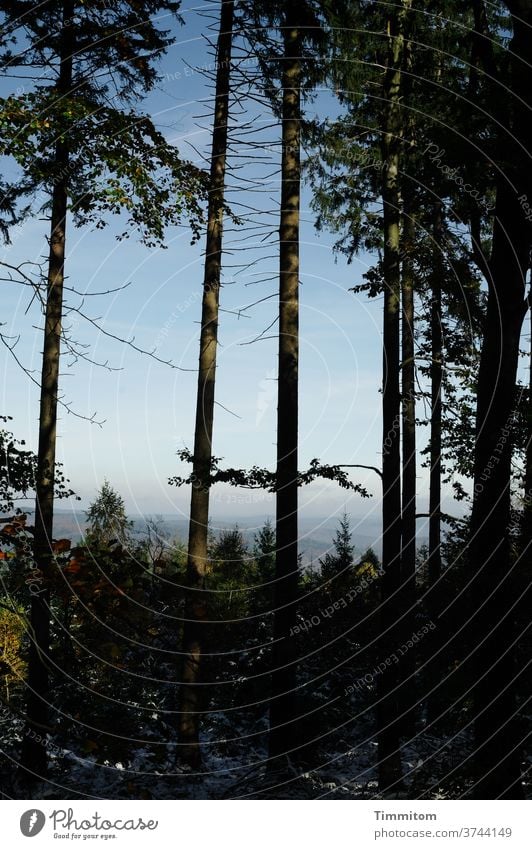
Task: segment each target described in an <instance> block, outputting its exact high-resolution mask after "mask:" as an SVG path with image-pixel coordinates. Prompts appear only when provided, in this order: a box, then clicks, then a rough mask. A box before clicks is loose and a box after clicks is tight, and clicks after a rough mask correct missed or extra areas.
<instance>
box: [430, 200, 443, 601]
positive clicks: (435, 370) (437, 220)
mask: <svg viewBox="0 0 532 849" xmlns="http://www.w3.org/2000/svg"><path fill="white" fill-rule="evenodd" d="M433 237H434V253H435V263H434V275H433V278H432V298H431V306H430V335H431V365H430V394H431V402H430V483H429V513H430V518H429V556H428V573H429V583H430V585H431V587H432V585H433V584H435V583H436V582H437V581H438V579H439V577H440V575H441V428H442V327H441V308H442V307H441V283H442V281H441V277H442V273H443V258H442V255H441V252H442V251H443V219H442V210H441V207H440V206H439V205H438V206H437V207H436V210H435V215H434V230H433Z"/></svg>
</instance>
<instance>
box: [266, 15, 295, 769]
mask: <svg viewBox="0 0 532 849" xmlns="http://www.w3.org/2000/svg"><path fill="white" fill-rule="evenodd" d="M298 18H299V15H298V11H297V9H296V8H295V6H292V5H291V4H287V12H286V19H285V25H284V28H283V38H284V66H283V79H282V86H283V109H282V120H283V126H282V165H281V168H282V174H281V180H282V188H281V220H280V227H279V242H280V268H279V378H278V404H277V496H276V511H277V514H276V545H277V549H276V556H275V586H274V610H275V616H274V644H273V652H272V677H271V703H270V737H269V756H270V759H271V760H272V759H274V758H276V759H278V758H280V757H282V756H283V755H285V754H286V753H288V752H289V751H290V750H291V749H292V748H294V733H295V726H294V720H295V718H296V717H295V692H294V691H295V686H296V666H295V657H294V644H293V643H294V641H293V639H292V638H291V637H290V630H291V628H292V627H293V626H294V625H295V624H296V600H297V593H298V556H297V549H298V521H297V518H298V517H297V509H298V508H297V495H298V485H297V471H298V361H299V206H300V178H301V168H300V143H301V129H300V121H301V62H300V45H301V34H300V30H299V28H298ZM277 765H279V762H277V764H274V766H277Z"/></svg>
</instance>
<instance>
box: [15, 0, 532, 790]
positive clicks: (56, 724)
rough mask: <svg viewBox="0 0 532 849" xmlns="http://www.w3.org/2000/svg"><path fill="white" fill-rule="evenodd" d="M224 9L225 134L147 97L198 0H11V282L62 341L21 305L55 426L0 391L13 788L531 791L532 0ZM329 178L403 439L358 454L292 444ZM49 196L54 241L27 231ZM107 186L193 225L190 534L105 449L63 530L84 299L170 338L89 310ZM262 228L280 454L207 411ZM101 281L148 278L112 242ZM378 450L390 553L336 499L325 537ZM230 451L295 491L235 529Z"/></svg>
mask: <svg viewBox="0 0 532 849" xmlns="http://www.w3.org/2000/svg"><path fill="white" fill-rule="evenodd" d="M200 11H201V14H202V15H203V20H204V38H205V40H206V42H207V44H208V49H209V51H210V57H211V63H210V64H209V66H208V67H204V68H203V69H202V74H203V75H204V76H205V78H206V79H207V82H208V84H209V86H210V88H209V91H210V106H209V115H208V119H207V118H205V117H203V119H202V120H203V122H205V121H207V120H208V121H209V126H208V135H209V149H208V151H206V153H205V155H204V156H203V158H200V159H199V158H194V157H191V156H190V155H189V153H190V152H189V151H186V152H185V151H184V150H182V149H180V148H179V147H178V146H177V145H176V144H175V143H174V141H172V140H169V138H168V134H167V133H165V130H164V128H163V127H161V126H160V123H159V122H158V120H157V117H156V116H155V115H152V114H151V113H150V111H149V110H145V109H144V103H145V102H147V100H146V98H148V97H149V96H150V93H152V92H153V91H155V90H156V89H157V86H158V84H159V81H160V77H161V62H162V61H163V59H164V57H165V56H168V55H172V56H175V57H176V59H179V51H180V45H181V43H182V42H181V41H180V39H186V36H187V9H186V8H185V7H184V6H183V5H182V4H181V2H180V0H165V2H160V1H159V0H146V2H137V0H128V2H126V0H116V2H108V0H85V1H84V2H83V0H80V1H79V2H78V0H43V2H40V3H38V4H36V3H34V2H33V0H15V2H0V13H1V22H0V79H1V81H2V82H1V88H0V152H1V156H2V160H1V161H2V170H1V171H0V230H1V233H0V238H1V239H2V240H3V242H4V243H5V244H4V247H5V248H6V251H4V253H2V259H1V260H0V282H1V283H2V291H5V290H6V289H7V288H9V289H10V290H12V289H17V290H20V291H21V292H22V293H23V297H24V298H25V299H26V300H25V303H27V304H28V305H31V308H32V309H33V310H34V311H35V325H34V329H33V331H32V332H33V333H34V334H35V335H36V338H37V335H38V341H37V342H36V344H37V345H38V346H39V356H40V368H39V371H38V373H35V372H32V371H30V370H29V369H28V368H27V366H25V362H24V359H23V358H22V357H21V356H20V355H19V352H20V347H19V345H18V343H19V340H18V338H17V337H16V336H15V335H13V333H12V331H11V330H10V316H9V314H8V313H7V314H6V309H5V308H4V309H3V310H2V315H1V321H0V341H1V343H2V346H1V347H2V350H3V352H4V353H5V354H6V357H7V359H8V361H9V372H8V373H6V372H4V380H5V381H6V382H9V384H12V383H14V382H24V381H33V384H35V385H36V391H37V394H38V402H39V407H38V411H35V416H34V418H35V427H34V438H33V439H32V442H31V445H30V444H26V442H25V441H24V440H23V439H22V438H21V437H20V434H18V435H17V419H16V417H12V411H11V410H10V409H5V408H4V409H2V413H3V415H2V417H1V419H2V425H1V428H0V449H1V450H0V577H1V587H0V672H1V676H0V698H1V701H0V749H1V761H0V790H1V793H2V796H3V798H6V799H11V798H20V799H30V798H33V799H40V798H58V799H64V798H73V799H76V798H78V799H81V798H101V799H106V798H123V799H204V798H205V799H221V798H224V799H225V798H227V799H235V798H242V799H244V798H253V799H374V798H375V799H400V798H411V799H523V798H528V797H529V795H530V763H531V761H532V749H531V748H530V714H529V710H530V699H531V696H532V691H531V683H530V682H531V678H530V675H529V674H527V673H528V669H529V665H530V660H531V649H532V638H531V633H530V609H531V600H532V598H531V577H532V557H531V552H532V547H531V542H532V540H531V536H532V363H531V359H530V354H531V342H530V338H531V334H530V311H531V308H532V302H531V298H530V278H529V272H530V268H531V265H532V253H531V248H532V226H531V225H532V167H531V161H530V151H531V150H532V120H531V114H530V110H531V107H532V38H531V26H532V2H530V0H495V2H488V0H464V2H457V1H456V0H438V2H436V0H419V2H417V3H415V2H414V0H397V2H396V3H387V2H374V0H358V1H357V0H322V2H318V0H301V2H297V3H295V2H292V0H209V2H206V3H205V4H203V5H202V6H201V10H200ZM249 104H255V105H258V106H259V107H260V109H261V110H262V113H263V114H264V116H266V119H267V123H262V124H261V123H260V122H256V121H253V120H248V119H247V117H246V116H247V112H246V110H247V108H248V106H249ZM266 119H265V120H266ZM267 173H270V174H275V175H276V178H275V179H276V186H277V195H276V196H275V197H274V198H273V200H272V203H271V204H270V208H266V206H265V205H264V197H263V196H262V195H261V194H260V187H261V183H262V182H263V179H264V175H265V174H267ZM235 184H238V193H237V194H235V191H234V186H235ZM303 192H305V193H307V195H308V197H310V208H311V211H312V216H313V223H314V225H315V228H316V232H317V233H321V234H324V233H326V234H328V235H330V236H331V239H332V245H333V248H332V249H331V251H330V263H331V266H332V265H333V264H334V263H335V262H340V261H343V262H344V263H346V264H348V265H349V266H354V264H355V263H356V262H357V259H358V258H360V257H361V256H364V257H369V261H368V265H367V268H366V271H365V273H364V274H363V276H362V278H361V279H358V278H357V279H355V278H353V279H354V282H353V286H352V289H350V291H349V297H353V298H354V297H360V298H363V299H367V300H368V302H375V303H376V304H378V305H379V310H380V313H379V315H380V319H379V320H380V322H381V326H380V331H379V332H380V339H379V346H380V348H379V356H380V351H382V357H381V362H382V367H380V368H379V369H378V370H377V371H376V372H375V374H374V375H373V378H374V381H373V382H374V389H375V393H380V394H379V416H380V421H379V428H380V433H381V436H382V438H381V439H380V447H381V451H380V458H379V459H380V462H379V463H378V464H377V465H375V461H374V459H373V458H372V457H369V458H368V457H367V456H365V455H364V449H363V447H362V448H361V449H360V451H355V456H356V462H355V461H353V462H350V463H345V464H330V463H328V462H326V461H325V460H324V459H322V458H320V457H316V458H314V459H312V461H311V462H310V463H308V464H306V463H302V462H301V450H300V447H301V446H300V433H301V421H300V406H301V404H300V402H301V393H300V363H301V365H302V366H303V365H304V363H303V358H304V357H305V352H306V348H305V346H304V345H303V344H301V343H302V342H303V341H304V340H303V339H302V338H301V335H300V315H301V305H302V301H304V299H305V297H306V289H305V287H304V286H302V285H301V276H302V273H303V271H304V268H305V261H306V255H307V253H306V252H307V246H306V244H305V243H304V242H303V241H302V239H301V217H302V216H301V210H302V193H303ZM307 195H305V196H307ZM35 221H40V222H41V224H42V227H43V231H44V227H46V228H47V235H46V237H45V239H44V248H45V251H44V248H43V260H42V262H35V261H34V260H33V259H32V258H31V257H29V256H28V259H27V260H26V261H22V262H19V261H18V260H17V261H16V262H12V261H10V256H11V254H10V253H9V251H8V248H9V246H10V245H11V244H14V243H15V241H17V243H18V246H19V249H20V245H21V244H22V245H24V233H25V232H26V230H25V228H26V227H29V226H30V225H31V223H32V222H35ZM43 221H44V223H43ZM110 221H112V222H113V226H114V227H115V228H117V231H116V232H117V239H119V240H122V239H126V238H127V239H129V240H130V241H131V242H133V241H135V242H138V243H140V244H143V245H144V246H145V247H146V249H147V250H155V249H158V248H161V247H165V248H167V252H168V253H169V254H170V255H172V252H173V251H174V250H176V249H175V248H174V246H173V243H170V241H169V234H171V233H173V232H175V230H176V228H180V230H184V231H186V233H187V240H188V241H189V242H191V243H193V244H196V245H198V246H199V247H200V248H201V251H202V266H203V267H202V275H201V277H198V278H197V279H196V280H195V284H194V285H195V286H196V289H197V292H198V297H197V301H196V302H195V304H194V305H193V307H192V309H191V312H192V311H193V312H194V313H195V315H194V317H193V318H191V319H190V321H191V323H192V322H193V321H194V322H195V323H196V324H195V325H194V326H195V327H196V330H195V331H194V332H195V333H196V349H195V351H196V353H195V357H196V363H197V385H196V391H195V394H193V395H190V396H187V397H183V398H181V400H180V403H182V404H183V405H187V406H189V407H190V408H191V409H192V410H194V411H195V419H194V421H195V425H194V432H193V433H190V434H189V444H188V447H181V448H180V449H179V450H178V458H177V460H176V459H175V457H174V458H170V461H169V467H168V474H167V481H166V482H165V483H166V485H168V486H169V487H174V488H181V490H182V491H184V492H186V494H187V498H189V499H190V501H189V505H190V506H189V512H188V515H187V519H188V521H189V532H188V537H187V538H186V539H181V540H180V539H169V538H168V536H167V535H165V533H164V531H163V529H162V528H161V527H160V525H159V524H158V522H157V520H156V519H153V518H149V517H148V519H147V521H146V525H145V529H144V531H143V533H142V534H140V535H139V534H138V533H136V532H135V531H134V529H133V524H132V521H131V519H130V517H129V516H128V513H127V510H126V506H125V502H124V498H123V496H122V494H121V493H120V492H118V491H117V490H116V489H115V488H114V487H113V486H112V485H111V483H109V481H108V480H103V481H102V482H101V486H100V489H99V491H98V493H97V495H96V497H95V498H94V499H93V501H92V503H91V504H90V506H89V508H88V510H87V525H86V529H85V530H84V533H83V536H82V538H81V540H74V539H68V538H58V537H57V535H56V533H55V530H54V513H55V516H56V520H57V511H58V510H59V509H60V508H61V504H62V502H63V500H64V499H66V500H70V501H72V500H73V499H75V498H76V487H77V482H76V480H75V479H74V478H73V477H72V475H71V474H70V473H69V468H68V464H64V463H62V462H59V459H58V438H60V437H61V435H62V433H63V432H66V431H67V430H68V428H69V427H71V421H72V419H71V416H70V415H68V414H70V413H73V414H74V415H76V411H75V410H73V409H72V408H71V406H70V405H69V401H68V397H67V396H66V395H65V386H64V381H63V375H64V369H65V363H66V359H67V358H70V359H72V358H73V360H74V361H82V360H85V361H91V362H94V364H95V365H103V366H104V367H105V365H106V364H105V363H103V364H102V363H97V362H96V360H97V358H95V359H94V358H93V354H92V352H91V350H90V349H88V348H87V346H86V345H85V344H84V342H83V341H82V340H81V338H78V335H77V330H76V328H79V327H83V326H85V325H87V324H88V325H89V326H90V328H91V331H92V332H93V333H94V334H95V335H96V336H98V335H107V336H113V338H114V341H115V342H116V344H117V345H123V346H126V347H129V348H130V349H131V348H132V349H135V353H136V354H138V356H139V357H146V358H150V359H151V360H152V361H154V362H156V363H158V364H159V365H160V366H161V367H163V366H169V367H172V363H170V362H166V360H165V358H164V357H161V355H160V354H159V353H158V351H157V350H156V349H149V348H144V347H143V346H142V345H141V344H140V343H139V342H137V341H136V340H135V339H134V338H133V337H132V336H131V335H130V334H129V333H126V334H124V336H123V338H122V337H121V336H118V335H117V334H115V333H114V332H113V331H112V330H110V329H108V328H107V327H106V325H105V323H104V322H101V321H99V320H98V319H96V318H94V317H93V315H94V313H92V312H91V311H90V309H88V308H87V307H86V306H84V303H85V302H84V298H85V296H86V292H85V291H84V290H83V281H79V280H78V279H77V278H74V277H71V276H70V273H69V261H70V255H69V246H70V239H72V240H74V239H75V238H76V233H90V234H91V235H90V238H91V240H92V241H93V242H94V243H97V242H98V239H99V238H101V237H102V232H103V230H104V228H106V227H108V226H109V222H110ZM228 238H229V239H230V240H231V250H228V247H227V244H228V243H227V239H228ZM235 244H237V245H238V254H236V255H237V260H235V259H234V256H235V252H236V249H235ZM262 246H264V249H265V250H266V251H268V252H269V255H270V256H273V257H274V262H275V267H276V271H275V275H274V277H273V278H272V279H270V280H269V281H268V285H269V287H270V288H269V289H268V291H267V293H266V294H265V295H264V297H263V294H264V293H265V292H266V289H265V288H264V289H257V290H256V291H257V292H258V294H257V295H256V297H255V299H254V300H255V302H254V303H253V304H252V305H251V307H255V306H256V305H257V304H259V303H261V302H262V301H266V300H268V301H269V304H270V307H271V306H272V305H274V319H273V321H272V322H271V323H270V324H269V325H268V326H266V325H265V326H264V329H263V331H262V333H261V338H266V337H267V338H272V337H273V338H274V339H275V345H276V361H275V362H272V364H271V365H272V368H275V381H274V387H275V389H274V391H275V404H276V428H275V433H272V435H271V437H272V441H273V442H274V443H275V451H276V462H275V464H274V465H273V466H272V467H271V468H269V467H265V466H263V465H261V464H260V463H259V462H258V461H257V463H256V464H254V465H251V466H249V467H246V465H245V464H244V463H243V464H242V465H241V466H232V465H230V464H227V463H225V462H224V460H223V459H222V457H221V456H219V454H220V453H221V454H222V455H223V451H224V448H223V444H222V443H223V438H219V437H218V436H217V424H218V422H219V419H218V413H216V419H215V410H216V408H217V404H219V403H221V400H223V399H221V400H220V399H219V398H218V396H217V392H216V390H217V387H216V382H217V378H218V377H219V373H220V369H221V368H222V367H223V364H222V365H220V362H219V356H218V355H219V350H220V339H219V333H223V329H224V323H225V322H226V321H228V320H229V318H230V316H229V315H227V313H228V312H229V311H228V310H227V309H225V308H224V307H225V296H226V293H227V289H228V288H229V285H228V284H227V276H226V275H227V274H228V272H229V267H230V264H231V263H234V262H235V261H238V262H239V263H246V262H249V263H251V262H254V256H255V253H254V251H257V250H259V249H262ZM175 261H176V262H178V261H179V257H176V260H175ZM155 283H156V281H153V285H154V286H155ZM226 284H227V285H226ZM235 285H238V284H233V288H234V287H235ZM100 288H101V291H100V293H99V294H100V295H102V296H103V297H105V296H106V295H107V294H109V293H111V292H114V294H115V295H116V298H117V299H120V298H127V297H128V293H127V292H121V291H119V290H118V291H117V289H116V288H114V287H113V282H112V280H110V279H107V278H106V276H105V273H102V275H101V284H100ZM243 297H244V295H243ZM246 298H247V300H248V301H249V297H248V295H246ZM87 300H89V298H88V297H87ZM76 304H77V305H78V306H75V305H76ZM28 309H29V306H28ZM73 315H75V318H76V323H75V325H74V329H72V326H73V325H72V324H71V322H70V320H71V319H72V316H73ZM187 320H188V319H187ZM171 332H172V330H171V328H170V329H169V333H171ZM255 341H256V340H255ZM351 341H352V345H353V347H354V348H355V350H356V348H357V339H356V338H353V339H352V340H351ZM245 350H246V349H242V373H238V374H235V375H233V379H234V380H235V381H239V380H243V375H244V364H245V362H244V361H245V357H246V353H245ZM325 355H326V352H325ZM217 357H218V362H217ZM332 379H333V382H334V374H333V377H332ZM194 380H195V381H196V377H194ZM117 403H120V399H118V401H117ZM88 424H90V417H89V422H88ZM357 439H358V435H357V430H356V421H355V420H353V426H352V440H353V443H354V444H355V445H356V443H357ZM172 463H173V465H172ZM363 473H364V474H366V475H367V474H369V475H370V476H371V480H372V488H373V496H374V499H375V497H376V498H377V500H378V503H379V505H380V506H379V510H380V519H381V532H380V540H379V547H378V550H377V553H376V550H375V548H369V549H367V550H366V551H364V552H363V553H362V554H361V553H360V551H359V550H358V549H357V547H356V545H355V534H354V530H353V527H352V521H351V518H350V516H349V515H348V513H344V514H343V515H342V516H341V518H340V519H339V522H338V527H337V530H336V532H335V535H334V538H333V540H332V541H331V546H330V548H329V550H328V552H327V553H326V554H324V556H323V557H320V559H319V562H318V563H314V564H312V568H310V567H309V565H308V564H306V563H304V562H303V560H302V541H301V535H300V529H299V528H300V526H299V522H298V520H299V514H300V504H301V497H302V492H304V491H305V488H306V487H307V486H309V485H313V484H314V483H315V482H316V481H327V482H329V483H330V484H331V485H334V486H336V487H338V488H339V489H340V490H344V491H345V492H346V493H353V494H356V496H357V497H358V498H359V500H360V503H361V504H363V503H364V502H365V499H366V498H367V497H368V496H369V494H370V493H369V492H368V487H367V485H366V482H365V481H366V480H367V479H368V478H367V477H364V478H363V477H362V474H363ZM422 475H425V476H426V479H427V481H428V492H429V505H428V511H427V510H426V508H425V506H424V505H423V507H420V499H419V481H420V477H421V476H422ZM220 486H226V487H228V486H230V487H234V488H236V489H237V490H243V491H246V490H249V489H251V490H257V491H262V492H266V493H270V494H271V496H272V500H273V502H272V503H273V505H274V516H273V518H271V519H267V518H266V517H265V520H264V523H263V525H262V527H260V528H259V529H258V530H257V531H256V533H255V534H254V538H253V541H250V540H249V539H247V538H245V536H244V535H243V533H242V531H241V529H239V527H238V526H236V525H235V526H234V527H233V528H230V529H225V530H221V531H217V532H214V531H213V530H212V528H211V520H212V514H213V493H215V492H216V491H217V488H218V487H220ZM28 499H29V501H28ZM449 499H452V504H453V508H452V510H451V509H449V512H447V509H444V505H445V506H447V505H448V504H449ZM25 504H31V505H32V506H31V507H30V508H29V509H28V508H27V507H25V506H24V505H25ZM235 521H236V520H235ZM421 521H423V522H424V527H426V528H427V536H426V540H421V538H420V532H419V527H420V522H421Z"/></svg>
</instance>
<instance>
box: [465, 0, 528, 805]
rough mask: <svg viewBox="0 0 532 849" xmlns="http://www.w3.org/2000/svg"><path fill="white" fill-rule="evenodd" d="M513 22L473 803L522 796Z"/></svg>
mask: <svg viewBox="0 0 532 849" xmlns="http://www.w3.org/2000/svg"><path fill="white" fill-rule="evenodd" d="M506 5H507V6H508V8H509V9H510V11H511V13H512V17H513V39H512V42H511V45H510V61H511V72H512V93H513V96H512V103H511V113H512V118H511V122H510V126H509V129H510V132H511V135H510V136H504V137H503V138H501V144H500V151H501V158H502V161H503V163H504V165H503V173H502V175H501V176H500V177H499V181H498V187H497V200H496V208H495V223H494V232H493V246H492V254H491V261H490V279H489V295H488V306H487V315H486V324H485V332H484V339H483V345H482V353H481V359H480V368H479V376H478V390H477V423H476V450H475V478H474V480H475V484H474V499H473V510H472V517H471V535H472V538H471V561H472V562H471V566H472V571H473V580H472V596H471V598H472V611H473V617H472V626H473V627H472V636H473V640H472V646H471V649H472V652H473V654H472V657H471V668H472V670H473V671H474V676H475V679H474V690H473V696H474V709H475V767H476V784H475V787H474V790H473V793H474V795H475V796H477V797H479V798H483V799H491V798H516V797H519V796H520V795H521V794H522V787H521V777H520V747H519V736H518V731H517V727H516V722H515V691H516V684H517V670H516V665H515V652H514V647H513V643H514V639H515V627H514V622H515V604H516V593H515V570H516V569H518V568H519V565H517V566H516V567H514V568H512V564H511V560H510V544H509V530H508V528H509V521H510V479H511V458H512V439H511V429H512V420H513V415H514V412H515V402H516V377H517V367H518V359H519V342H520V335H521V329H522V324H523V320H524V316H525V314H526V302H525V286H526V275H527V271H528V268H529V260H530V245H531V241H532V238H531V236H532V232H531V228H530V224H529V222H528V221H527V220H526V215H525V210H524V208H523V203H524V202H525V201H524V198H528V200H529V201H530V197H531V188H532V181H531V180H530V176H529V170H530V169H529V165H528V161H527V160H528V154H527V153H523V150H522V148H521V145H523V146H524V150H525V151H527V150H529V149H530V147H531V142H532V138H531V132H530V125H529V120H528V114H529V111H530V108H531V106H532V103H531V90H532V73H531V71H530V68H531V63H532V44H531V42H530V35H529V33H530V29H529V28H530V25H531V24H532V8H531V6H530V3H528V2H526V3H525V2H521V1H520V0H511V2H510V0H507V4H506Z"/></svg>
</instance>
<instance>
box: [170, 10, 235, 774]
mask: <svg viewBox="0 0 532 849" xmlns="http://www.w3.org/2000/svg"><path fill="white" fill-rule="evenodd" d="M233 22H234V0H223V2H222V9H221V15H220V32H219V36H218V45H217V51H216V68H217V70H216V92H215V97H216V103H215V109H214V129H213V135H212V157H211V173H210V191H209V206H208V221H207V243H206V248H205V253H206V258H205V274H204V281H203V300H202V313H201V335H200V354H199V372H198V391H197V401H196V425H195V433H194V459H193V466H192V473H193V481H194V483H193V484H192V494H191V500H190V526H189V538H188V563H187V582H188V592H187V601H186V606H185V623H184V628H183V648H182V652H183V665H182V673H181V676H182V677H181V687H180V691H179V743H180V747H179V754H180V757H181V759H182V760H183V761H184V762H185V763H188V764H189V765H190V766H192V767H194V768H198V767H199V765H200V762H201V751H200V743H199V726H200V714H201V709H202V706H203V705H204V703H205V695H204V693H202V689H204V688H202V683H201V660H202V653H203V651H204V643H205V630H206V619H207V618H208V617H207V601H206V592H205V575H206V568H207V542H208V525H209V476H210V471H211V461H212V433H213V422H214V391H215V381H216V354H217V346H218V310H219V296H220V276H221V270H222V235H223V234H222V231H223V206H224V192H225V171H226V156H227V125H228V121H229V85H230V70H231V68H230V65H231V49H232V42H233Z"/></svg>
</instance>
